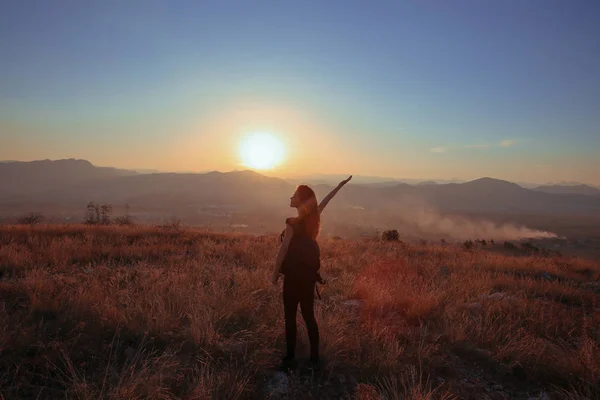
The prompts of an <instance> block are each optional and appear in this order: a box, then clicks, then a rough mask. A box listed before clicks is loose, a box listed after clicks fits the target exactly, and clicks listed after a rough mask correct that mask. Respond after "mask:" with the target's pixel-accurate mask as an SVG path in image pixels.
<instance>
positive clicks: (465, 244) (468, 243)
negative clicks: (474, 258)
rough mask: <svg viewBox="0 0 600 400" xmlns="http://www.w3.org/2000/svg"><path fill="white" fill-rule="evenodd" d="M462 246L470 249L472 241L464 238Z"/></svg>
mask: <svg viewBox="0 0 600 400" xmlns="http://www.w3.org/2000/svg"><path fill="white" fill-rule="evenodd" d="M463 247H464V248H465V249H467V250H469V249H471V248H472V247H473V241H472V240H465V242H464V243H463Z"/></svg>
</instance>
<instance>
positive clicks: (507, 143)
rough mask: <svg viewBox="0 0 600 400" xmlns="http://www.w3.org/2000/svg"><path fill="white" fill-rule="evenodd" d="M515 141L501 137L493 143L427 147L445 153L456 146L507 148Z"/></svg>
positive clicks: (435, 151) (467, 147)
mask: <svg viewBox="0 0 600 400" xmlns="http://www.w3.org/2000/svg"><path fill="white" fill-rule="evenodd" d="M516 143H517V141H516V140H514V139H503V140H501V141H499V142H498V143H494V144H489V143H479V144H467V145H464V146H458V147H456V146H455V147H447V146H440V147H433V148H431V149H429V151H431V152H432V153H447V152H448V151H449V150H453V149H456V148H463V149H489V148H492V147H503V148H508V147H512V146H514V145H515V144H516Z"/></svg>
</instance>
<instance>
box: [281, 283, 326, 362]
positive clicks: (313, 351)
mask: <svg viewBox="0 0 600 400" xmlns="http://www.w3.org/2000/svg"><path fill="white" fill-rule="evenodd" d="M314 290H315V283H314V282H309V283H299V282H290V281H289V280H287V281H286V280H285V279H284V281H283V307H284V311H285V340H286V345H287V354H286V357H287V358H289V359H292V358H294V357H295V355H296V313H297V310H298V303H300V310H301V312H302V317H303V318H304V322H305V323H306V330H307V331H308V339H309V341H310V359H311V361H318V360H319V328H318V326H317V320H316V319H315V310H314Z"/></svg>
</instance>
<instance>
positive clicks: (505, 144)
mask: <svg viewBox="0 0 600 400" xmlns="http://www.w3.org/2000/svg"><path fill="white" fill-rule="evenodd" d="M515 143H516V140H512V139H504V140H501V141H500V143H498V146H500V147H511V146H512V145H514V144H515Z"/></svg>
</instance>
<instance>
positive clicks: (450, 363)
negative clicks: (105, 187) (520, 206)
mask: <svg viewBox="0 0 600 400" xmlns="http://www.w3.org/2000/svg"><path fill="white" fill-rule="evenodd" d="M277 246H278V238H277V237H276V236H261V237H255V236H244V235H219V234H209V233H204V232H199V231H195V230H189V229H187V230H182V231H168V230H161V229H157V228H145V227H85V226H37V227H11V226H8V227H0V274H1V281H0V399H1V398H6V399H15V398H40V399H42V398H65V396H66V397H67V398H75V399H96V398H107V399H130V398H135V399H145V398H153V399H176V398H183V399H246V398H250V399H254V398H265V396H267V394H268V393H267V388H268V386H269V379H270V377H271V376H272V372H271V367H272V366H273V365H275V364H276V363H277V361H278V359H279V357H280V356H281V355H282V350H283V347H284V346H283V310H282V304H281V294H280V290H281V286H278V287H274V286H272V285H270V284H269V283H268V281H269V276H270V271H271V268H272V265H273V262H274V258H275V254H276V251H277ZM321 247H322V258H323V266H322V270H323V275H324V276H325V277H326V278H328V279H329V283H328V285H326V286H325V287H323V288H322V294H323V299H322V300H321V301H317V303H316V304H317V305H316V314H317V319H318V322H319V327H320V331H321V337H322V354H323V358H324V359H325V362H326V363H325V366H324V368H323V371H322V372H321V374H319V375H318V376H317V375H313V376H310V377H308V378H307V377H303V376H291V378H290V381H289V385H288V387H289V392H288V393H287V395H286V396H287V397H288V398H297V399H301V398H354V399H379V398H386V399H445V398H473V399H481V398H502V397H501V396H506V398H528V397H535V396H536V395H539V394H540V393H541V392H542V391H543V392H544V393H548V394H549V395H550V396H552V398H556V399H561V398H564V399H583V398H598V397H599V392H598V389H597V388H598V385H599V384H600V283H599V279H600V264H599V263H597V262H592V261H588V260H582V259H567V258H548V257H533V256H529V257H513V256H508V255H502V254H499V253H497V252H496V253H495V252H490V251H484V250H474V251H466V250H463V249H461V248H458V247H453V246H444V247H442V246H431V245H430V246H423V245H418V246H417V245H408V244H402V243H397V242H381V241H377V240H373V239H360V240H327V239H324V240H322V241H321ZM495 293H500V294H495ZM490 295H491V296H490ZM349 299H357V300H361V301H360V302H356V304H355V305H346V304H344V302H345V301H346V300H349ZM305 338H306V333H305V331H304V327H303V325H302V323H301V321H300V323H299V351H300V355H302V354H303V353H302V349H303V346H305V345H306V339H305Z"/></svg>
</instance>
